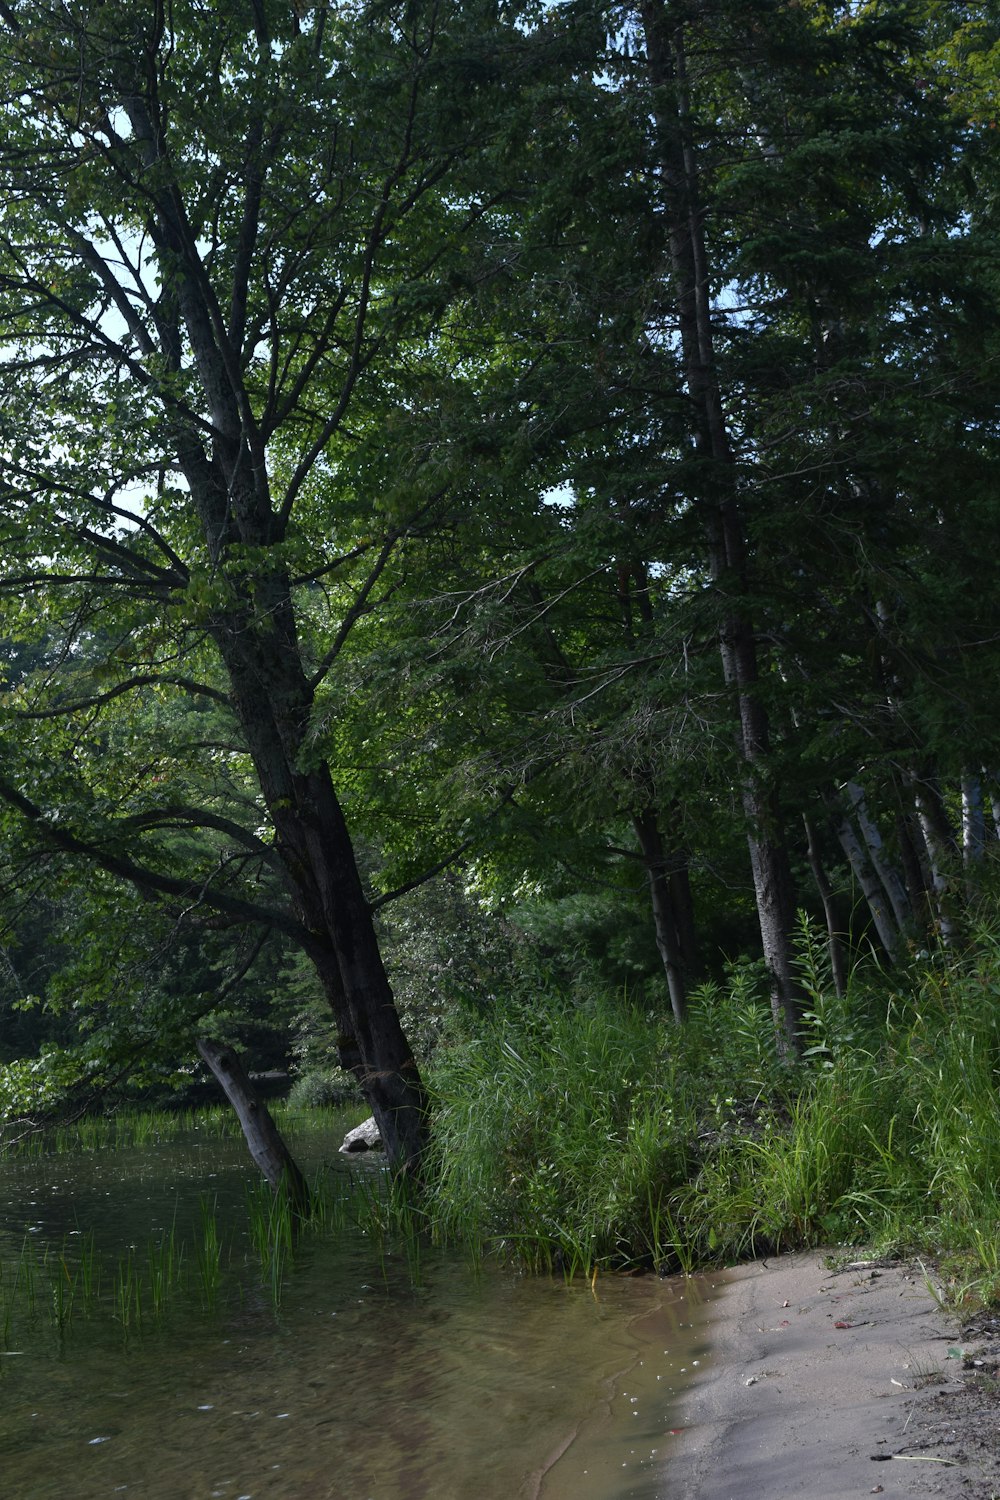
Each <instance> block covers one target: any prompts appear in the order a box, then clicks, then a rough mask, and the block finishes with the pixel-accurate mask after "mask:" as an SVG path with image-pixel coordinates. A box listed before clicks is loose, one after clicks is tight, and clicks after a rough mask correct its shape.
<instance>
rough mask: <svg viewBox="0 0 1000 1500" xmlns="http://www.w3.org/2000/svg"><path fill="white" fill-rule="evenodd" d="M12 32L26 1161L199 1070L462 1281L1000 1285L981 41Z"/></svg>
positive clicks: (424, 24)
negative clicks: (407, 1210)
mask: <svg viewBox="0 0 1000 1500" xmlns="http://www.w3.org/2000/svg"><path fill="white" fill-rule="evenodd" d="M0 35H2V44H0V112H2V113H0V119H2V130H0V453H2V464H0V674H2V675H0V888H2V893H3V899H2V906H0V913H2V919H3V936H2V944H3V946H2V949H0V953H2V965H0V1149H2V1147H3V1144H4V1140H5V1138H6V1139H7V1140H11V1141H12V1140H15V1139H20V1138H21V1137H22V1136H23V1135H24V1133H25V1132H27V1131H30V1130H32V1129H33V1128H34V1127H35V1126H38V1125H41V1124H43V1123H45V1122H48V1121H52V1120H55V1119H59V1118H63V1117H65V1116H66V1115H67V1114H79V1113H81V1112H85V1111H100V1110H102V1109H108V1108H113V1107H115V1106H116V1105H117V1104H118V1103H120V1102H121V1101H122V1100H129V1099H132V1100H135V1099H140V1100H150V1099H155V1100H157V1101H161V1102H162V1101H167V1100H170V1099H171V1098H173V1097H175V1096H176V1097H178V1098H182V1097H185V1094H184V1091H185V1090H187V1091H188V1094H190V1091H191V1090H192V1089H193V1088H195V1089H196V1088H197V1087H198V1083H199V1080H200V1079H203V1078H204V1070H203V1068H202V1067H201V1064H200V1062H199V1056H201V1057H204V1056H205V1055H206V1052H207V1051H210V1050H211V1049H212V1048H213V1047H214V1046H218V1044H220V1043H225V1044H229V1045H232V1046H234V1047H235V1048H237V1049H238V1051H239V1052H240V1053H241V1055H242V1056H243V1057H244V1059H245V1060H246V1061H247V1063H248V1065H249V1066H250V1067H252V1068H254V1069H256V1070H260V1071H263V1070H267V1069H272V1070H273V1069H280V1070H290V1072H291V1075H292V1077H293V1080H294V1083H293V1094H294V1096H295V1097H297V1098H298V1099H299V1101H300V1102H301V1103H302V1104H304V1105H305V1104H312V1105H323V1104H325V1103H327V1102H329V1100H330V1099H331V1098H341V1097H358V1096H361V1097H362V1098H363V1101H364V1107H365V1108H367V1110H368V1111H369V1112H370V1113H371V1114H373V1115H374V1117H375V1119H376V1121H377V1123H378V1125H379V1128H380V1131H381V1134H382V1138H383V1140H384V1142H385V1145H386V1149H387V1152H388V1155H389V1159H390V1162H391V1163H392V1165H393V1166H394V1167H395V1168H397V1169H398V1171H399V1174H400V1182H402V1183H406V1184H408V1186H407V1188H406V1193H407V1194H415V1195H416V1199H417V1201H418V1202H419V1203H420V1205H421V1206H420V1209H419V1211H420V1213H421V1214H422V1215H424V1216H425V1217H426V1221H427V1222H428V1223H429V1224H430V1225H431V1226H432V1228H433V1232H434V1233H436V1234H438V1235H440V1236H442V1237H444V1238H448V1237H456V1238H462V1237H470V1238H472V1239H473V1240H475V1241H476V1242H477V1243H478V1244H480V1245H481V1246H487V1247H489V1248H490V1249H491V1250H499V1251H500V1252H501V1253H507V1254H513V1255H517V1256H520V1257H523V1258H524V1259H526V1260H527V1261H528V1262H529V1263H533V1264H536V1265H541V1266H546V1265H547V1266H552V1265H558V1266H560V1267H563V1268H569V1269H586V1270H588V1271H589V1270H590V1269H591V1268H592V1267H593V1266H596V1265H597V1264H599V1263H600V1264H608V1265H613V1266H625V1265H633V1264H655V1265H669V1266H681V1267H683V1268H685V1269H686V1268H688V1267H689V1266H691V1265H693V1264H698V1263H703V1262H705V1261H708V1260H711V1259H712V1258H713V1257H718V1256H723V1255H732V1254H740V1253H747V1251H749V1250H752V1249H754V1248H756V1249H761V1248H762V1247H763V1248H768V1247H770V1248H773V1247H775V1246H782V1245H793V1244H808V1243H827V1242H831V1241H835V1240H844V1241H850V1242H853V1241H861V1240H868V1241H871V1242H873V1243H878V1244H883V1245H890V1244H893V1245H895V1244H906V1245H908V1246H911V1247H914V1246H915V1247H918V1248H927V1249H932V1250H933V1251H934V1252H935V1253H937V1254H939V1255H949V1254H950V1255H954V1256H956V1257H959V1258H960V1259H961V1261H962V1264H963V1265H964V1266H965V1267H966V1272H967V1274H969V1275H972V1276H974V1277H976V1278H978V1281H979V1283H980V1284H981V1286H982V1287H983V1288H984V1290H985V1293H986V1294H987V1295H988V1294H989V1293H990V1291H991V1290H994V1291H1000V1238H998V1233H997V1228H996V1225H997V1222H998V1213H997V1209H998V1202H997V1194H998V1189H997V1186H996V1184H997V1183H998V1181H1000V1117H998V1112H997V1110H996V1103H995V1099H996V1087H997V1069H998V1067H1000V1024H998V1017H997V1014H996V1005H995V999H996V997H997V995H998V993H1000V919H998V916H997V912H996V901H997V896H998V893H1000V867H998V858H1000V611H998V608H997V603H996V588H997V586H996V563H995V560H994V557H993V548H994V546H995V545H996V536H997V532H996V531H995V530H994V527H996V526H997V525H998V518H1000V405H998V397H1000V370H998V355H1000V264H998V249H997V246H998V239H997V227H998V226H997V217H998V208H1000V204H998V190H1000V152H998V149H997V134H996V132H997V111H998V109H1000V97H998V95H1000V17H998V15H997V12H996V7H995V6H993V5H990V4H986V3H983V0H979V3H970V4H959V3H952V0H637V3H635V4H625V5H619V4H600V3H595V0H560V3H535V0H529V3H520V0H511V3H504V0H463V3H458V0H350V3H343V4H330V3H328V0H315V3H310V0H301V3H299V0H221V3H214V4H213V3H209V0H103V3H97V0H95V3H81V4H76V5H73V6H66V5H63V4H59V3H56V0H4V3H2V4H0ZM991 538H993V540H992V541H991ZM407 1201H412V1199H410V1198H408V1199H407ZM970 1266H971V1270H969V1267H970ZM966 1272H963V1274H966Z"/></svg>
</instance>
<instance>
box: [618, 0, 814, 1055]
mask: <svg viewBox="0 0 1000 1500" xmlns="http://www.w3.org/2000/svg"><path fill="white" fill-rule="evenodd" d="M639 14H640V16H641V19H642V25H643V30H644V33H645V42H646V62H647V67H648V71H649V77H650V81H651V83H652V85H653V89H654V99H653V113H654V116H655V119H656V124H657V131H658V137H659V150H660V165H661V172H662V177H663V182H664V186H665V187H666V189H667V191H666V194H665V201H666V204H667V208H666V212H667V215H668V236H669V242H670V258H671V270H672V275H673V282H674V291H675V295H676V301H677V314H678V325H679V331H680V344H681V357H682V361H683V366H684V375H685V383H686V385H687V390H688V396H689V399H690V403H691V412H692V417H693V421H694V426H695V433H694V440H695V449H696V453H697V454H698V457H699V458H700V459H701V460H702V471H703V474H704V481H703V497H702V505H703V510H704V513H705V515H706V519H707V521H708V543H709V564H710V571H711V576H712V579H713V581H714V583H715V585H716V587H717V589H718V591H719V595H720V597H725V598H726V600H727V606H726V614H725V618H724V619H723V621H722V624H721V627H720V630H719V648H720V652H721V656H722V666H723V672H724V674H725V678H726V682H727V684H728V685H729V687H730V688H731V689H732V692H733V695H734V699H735V704H736V714H737V731H736V739H737V748H738V751H739V756H740V761H741V776H740V792H741V800H742V804H743V812H744V816H745V818H746V823H747V844H748V848H749V853H750V866H751V871H752V874H753V883H754V892H755V896H756V902H757V915H758V920H759V923H760V933H761V942H762V945H763V950H764V959H765V962H766V964H767V968H768V972H769V975H770V985H771V1007H772V1010H773V1013H774V1017H775V1023H776V1025H777V1026H778V1029H779V1034H780V1035H781V1037H782V1041H783V1045H784V1047H785V1049H786V1051H787V1052H789V1053H795V1052H797V1051H798V1050H799V1042H798V1030H799V1025H800V1022H801V1010H802V1007H801V997H800V992H799V987H798V985H797V983H796V980H795V975H794V970H793V967H792V954H791V930H792V923H793V919H794V901H793V899H792V881H791V873H790V868H789V863H788V855H787V850H786V848H785V844H784V840H783V838H782V830H781V813H780V808H779V804H778V798H777V795H776V789H775V787H774V785H773V782H772V779H771V777H770V775H769V760H770V734H769V727H768V722H767V714H766V712H765V709H764V707H763V705H762V703H761V701H760V696H759V682H760V677H759V671H758V664H757V641H756V635H755V632H754V627H753V623H752V621H751V620H750V618H749V616H748V614H747V613H746V610H745V609H744V608H742V607H740V606H739V604H738V603H736V602H734V601H738V600H739V597H740V595H741V594H743V593H745V590H746V582H747V579H746V573H747V565H748V564H747V548H746V537H745V534H744V527H743V520H742V516H741V514H740V509H739V504H738V500H737V494H736V470H735V464H734V460H733V453H732V449H731V446H730V442H729V434H728V431H727V427H726V420H725V413H724V410H723V404H722V394H721V391H720V389H719V383H718V377H717V373H716V368H715V340H714V332H713V327H712V307H711V300H710V299H711V293H710V286H711V277H710V275H709V267H708V258H707V251H706V245H705V234H704V210H703V207H702V204H701V195H700V180H699V172H698V162H697V157H696V153H695V147H694V142H693V139H692V131H691V123H690V104H689V98H688V81H687V64H686V54H685V39H684V25H683V11H682V10H681V9H680V8H678V13H677V15H674V14H673V13H672V7H671V6H670V5H669V4H666V3H664V0H641V3H640V5H639Z"/></svg>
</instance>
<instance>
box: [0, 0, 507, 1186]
mask: <svg viewBox="0 0 1000 1500" xmlns="http://www.w3.org/2000/svg"><path fill="white" fill-rule="evenodd" d="M2 17H3V25H4V32H5V36H4V55H3V62H2V81H0V90H2V100H3V106H2V107H3V113H4V128H5V137H4V144H3V147H2V153H0V186H2V193H3V198H4V207H3V209H2V211H0V343H2V348H3V362H2V366H0V380H2V408H0V436H2V442H3V450H4V457H3V472H2V475H0V508H2V511H0V530H2V542H3V549H4V556H3V567H2V577H0V590H2V599H3V609H4V616H5V627H4V628H5V631H6V632H7V633H8V634H9V635H11V636H13V637H15V638H17V639H27V638H39V637H44V639H45V641H46V642H48V649H47V659H46V662H45V664H44V666H43V667H41V668H40V669H38V670H37V671H36V672H34V673H32V674H30V675H29V676H28V677H26V678H25V679H24V680H23V681H21V682H19V683H17V684H16V685H12V686H11V687H10V688H9V690H8V692H7V694H6V695H5V703H4V710H5V712H4V750H5V759H4V772H3V776H2V778H0V796H2V798H3V800H4V802H5V804H6V807H7V809H8V813H7V818H8V822H9V824H10V825H11V827H12V829H13V831H14V833H15V834H16V836H17V837H21V838H30V839H31V840H32V841H34V842H35V843H36V844H37V845H38V846H39V847H41V848H44V849H48V850H51V851H54V852H55V853H58V854H59V855H60V856H62V857H68V858H71V859H74V860H75V859H80V860H84V861H89V862H90V863H91V864H92V865H94V866H96V867H98V868H100V869H102V870H104V871H105V872H106V873H107V874H108V875H109V876H111V877H112V878H113V879H114V880H116V881H123V882H127V883H130V884H132V885H133V886H135V887H136V888H138V889H139V890H141V891H142V892H144V893H146V894H147V895H150V896H153V897H155V898H156V899H157V900H159V901H160V902H162V903H165V904H166V906H167V907H168V908H170V909H173V910H174V911H176V912H178V913H180V912H182V911H183V912H186V913H188V914H190V912H191V910H192V908H196V909H197V911H198V913H200V914H201V915H202V916H203V918H204V920H205V921H206V922H207V923H209V924H216V925H218V924H220V923H221V924H234V925H236V926H237V927H238V926H241V925H242V926H246V925H256V926H260V927H264V928H269V929H273V930H276V931H278V932H281V933H283V934H284V935H285V936H286V937H287V938H289V939H290V940H292V941H293V942H294V943H296V944H298V945H299V946H300V947H301V948H302V949H303V950H304V952H305V953H306V954H307V955H308V957H309V959H310V960H311V962H312V964H313V965H314V967H315V970H316V973H317V975H318V976H319V979H320V982H321V984H322V986H323V990H324V992H325V995H326V997H327V1000H328V1002H329V1004H330V1006H331V1008H332V1010H333V1012H334V1015H335V1018H336V1022H337V1027H338V1033H339V1035H338V1046H339V1050H340V1056H341V1059H342V1062H343V1064H344V1066H345V1067H346V1068H348V1069H349V1070H350V1072H351V1073H352V1074H353V1075H354V1077H355V1078H356V1079H357V1080H358V1082H359V1084H360V1085H361V1087H362V1089H363V1091H364V1093H365V1095H366V1097H367V1099H368V1101H369V1103H370V1105H371V1108H372V1110H373V1113H374V1114H375V1116H376V1118H377V1120H378V1122H379V1125H380V1129H381V1131H382V1135H383V1139H384V1140H385V1141H386V1143H387V1146H388V1149H389V1151H390V1154H391V1156H392V1158H393V1159H394V1160H395V1161H396V1162H397V1163H399V1164H403V1165H408V1166H411V1167H415V1166H416V1164H417V1163H418V1161H419V1158H420V1153H421V1149H422V1145H423V1140H424V1130H425V1121H424V1094H423V1089H422V1085H421V1082H420V1078H419V1074H418V1071H417V1068H416V1065H415V1063H414V1060H413V1057H412V1054H411V1051H410V1048H409V1046H408V1044H407V1041H406V1038H405V1037H404V1035H403V1032H402V1030H401V1027H400V1024H399V1020H398V1016H397V1013H396V1009H395V1006H394V1004H393V997H392V993H391V990H390V987H389V984H388V981H387V979H386V975H385V971H384V968H383V965H382V961H381V958H380V955H379V950H378V944H377V941H376V937H375V932H374V927H373V922H372V916H371V912H370V908H369V903H368V900H367V898H366V894H365V891H364V889H363V885H362V880H361V877H360V875H359V871H358V865H357V861H356V859H355V855H354V849H353V845H352V840H351V835H350V833H349V831H348V825H347V818H346V816H345V810H344V805H343V798H342V796H341V795H340V794H339V793H338V789H337V788H336V787H335V785H334V782H333V778H332V776H331V774H330V768H329V765H328V764H327V762H326V760H325V759H324V758H323V755H322V752H321V751H320V750H319V749H318V748H317V739H318V736H317V732H316V725H317V720H318V718H320V717H322V716H328V715H329V714H330V712H331V711H332V712H335V705H336V697H337V687H336V678H335V673H336V668H337V663H338V658H339V656H340V653H341V651H342V649H343V646H344V642H345V640H346V639H347V637H348V635H349V634H350V632H351V630H352V629H353V628H355V627H356V625H357V623H358V622H359V621H361V620H363V619H364V618H365V616H366V615H367V613H368V612H370V611H371V610H372V609H373V608H374V607H375V605H376V603H377V601H378V599H379V597H380V595H382V594H383V593H385V592H388V591H390V590H391V588H392V583H391V581H390V580H391V571H392V567H393V565H394V562H395V558H396V556H397V554H398V553H399V552H400V551H401V550H402V548H403V544H404V543H405V542H406V541H407V540H408V539H413V538H418V537H420V536H421V535H423V534H425V532H426V531H427V529H428V528H429V527H430V526H431V525H432V524H433V521H434V519H435V517H436V516H437V514H438V513H439V511H440V509H441V507H442V506H443V505H444V504H445V503H446V499H447V484H445V485H444V486H442V485H441V484H439V483H438V482H437V479H436V476H435V472H434V465H433V463H432V462H427V463H426V464H424V465H422V466H421V465H419V464H415V465H413V466H411V467H409V468H408V469H407V471H406V472H405V473H402V474H397V476H396V478H395V482H394V483H393V484H392V485H391V486H389V487H388V489H387V491H385V492H382V493H375V492H373V487H372V482H371V481H372V478H373V475H372V474H370V473H367V472H366V459H367V457H368V455H369V453H370V438H371V435H372V433H373V432H375V431H377V430H381V429H382V428H383V426H384V424H385V423H386V422H387V421H390V420H391V414H392V411H393V410H394V409H396V408H398V409H400V410H402V411H403V412H406V411H408V410H413V409H414V408H417V407H419V402H420V381H421V364H422V362H425V361H427V360H428V359H430V358H431V357H432V354H433V346H434V337H435V329H436V328H437V326H438V325H439V323H440V319H441V315H442V312H443V310H444V308H446V307H447V305H448V303H449V300H450V299H451V298H453V297H454V296H456V295H458V293H459V291H460V290H461V288H462V286H463V272H462V255H463V249H464V243H465V240H466V238H467V236H468V235H469V233H470V232H471V230H472V228H473V227H474V226H475V225H476V224H477V222H478V221H479V220H480V219H481V217H482V216H483V214H484V213H485V212H486V210H487V207H488V206H489V202H490V200H489V187H488V173H487V172H486V165H487V163H488V161H489V159H490V153H491V151H492V150H494V149H498V146H497V143H498V142H499V143H500V144H501V145H502V144H503V139H504V122H505V121H506V120H507V119H508V116H509V108H510V101H511V100H513V99H514V98H515V97H516V88H515V84H516V81H517V78H518V76H519V73H520V72H521V71H527V69H528V66H529V62H530V56H531V47H530V40H531V39H530V35H529V34H528V33H527V32H526V31H525V30H523V29H519V27H518V26H517V24H516V18H513V19H510V20H508V19H501V18H499V16H498V13H497V11H496V8H495V7H493V6H490V5H484V6H482V7H479V6H472V7H470V6H468V5H462V6H459V5H454V4H447V3H431V4H426V5H417V6H412V5H402V4H400V5H398V6H395V5H383V4H373V5H364V6H359V7H357V8H354V9H352V10H350V11H344V10H334V9H333V8H331V7H330V6H328V5H326V4H319V5H317V6H315V7H313V8H310V9H309V10H307V11H306V12H304V13H300V9H299V8H298V7H291V6H286V5H284V4H280V3H269V0H245V3H244V0H233V3H231V4H226V5H224V6H212V7H204V6H201V5H199V4H197V3H183V0H182V3H180V4H175V5H173V6H170V7H164V6H163V5H162V4H159V3H157V4H154V5H148V4H145V3H130V0H118V3H113V4H94V5H84V6H79V7H75V8H73V10H72V11H70V10H67V9H65V8H64V7H61V6H59V5H56V4H46V3H36V0H22V3H14V4H9V5H5V6H4V7H3V12H2ZM526 59H527V61H526ZM473 164H474V165H473ZM382 472H383V471H382V470H381V469H379V468H378V467H376V470H375V471H374V477H375V478H376V479H378V478H380V477H381V475H382ZM166 703H169V704H170V705H172V706H171V707H170V710H169V712H165V713H164V715H163V718H164V720H165V721H168V723H167V733H166V736H165V739H164V741H162V742H159V743H155V742H154V743H150V741H149V739H148V738H146V734H145V731H146V729H148V715H149V714H150V713H151V712H154V711H155V705H157V704H166ZM178 703H184V704H186V705H187V708H186V709H184V710H181V709H178V708H177V707H176V705H177V704H178ZM136 705H141V706H142V712H143V713H144V714H146V715H147V719H146V723H145V724H140V723H139V722H138V720H137V717H136V714H137V713H138V709H137V708H136V707H135V706H136ZM193 717H194V718H196V719H198V721H199V728H198V729H196V730H195V732H193V733H192V732H191V730H192V718H193ZM206 717H207V718H210V719H211V727H210V728H207V732H203V731H204V730H205V729H206V727H207V726H206V725H205V718H206ZM179 726H180V727H179ZM199 746H201V747H202V748H201V749H200V750H199ZM112 748H113V749H114V751H115V752H116V753H117V754H118V755H120V757H121V758H120V759H116V760H115V761H114V762H113V763H111V762H109V759H108V757H109V752H110V751H111V750H112ZM265 875H266V876H267V877H268V878H267V879H264V878H263V877H264V876H265Z"/></svg>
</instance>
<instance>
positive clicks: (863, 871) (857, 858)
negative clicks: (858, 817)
mask: <svg viewBox="0 0 1000 1500" xmlns="http://www.w3.org/2000/svg"><path fill="white" fill-rule="evenodd" d="M837 837H838V838H839V839H840V843H841V847H842V848H843V851H844V853H845V854H846V855H847V858H848V861H849V863H850V866H851V869H852V871H853V872H854V878H855V880H856V881H857V882H858V884H859V885H860V887H861V889H862V892H863V893H864V898H865V901H866V902H867V903H868V910H869V911H870V912H871V917H872V921H873V922H874V924H875V931H876V932H877V933H878V939H879V942H880V943H881V944H882V947H883V948H884V949H885V951H886V953H887V954H888V956H889V958H890V959H891V960H892V962H893V963H895V962H896V960H897V959H898V957H899V951H900V932H899V928H898V927H897V926H896V923H895V919H894V917H893V913H892V910H891V908H890V906H889V902H888V898H887V896H886V894H885V887H884V886H883V884H882V882H881V881H880V880H879V878H878V875H877V874H876V872H875V869H874V866H873V865H872V862H871V860H870V859H869V857H868V851H867V849H866V848H865V846H864V845H863V844H862V842H861V839H860V838H859V837H858V833H857V831H856V829H855V827H854V824H853V823H852V822H851V820H850V818H849V817H848V815H847V814H846V813H843V814H842V815H841V818H840V822H839V823H838V825H837Z"/></svg>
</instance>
